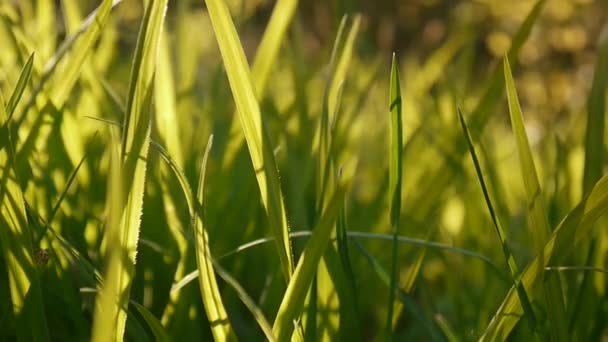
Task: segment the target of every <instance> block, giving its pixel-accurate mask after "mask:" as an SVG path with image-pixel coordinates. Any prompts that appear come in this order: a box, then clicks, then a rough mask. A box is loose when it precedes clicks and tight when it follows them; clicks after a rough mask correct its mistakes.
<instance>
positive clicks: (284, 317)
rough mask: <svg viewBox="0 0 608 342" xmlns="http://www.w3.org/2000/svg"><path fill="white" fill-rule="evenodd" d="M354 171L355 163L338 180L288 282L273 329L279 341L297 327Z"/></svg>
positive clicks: (286, 337)
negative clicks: (297, 320) (295, 322)
mask: <svg viewBox="0 0 608 342" xmlns="http://www.w3.org/2000/svg"><path fill="white" fill-rule="evenodd" d="M353 173H354V167H353V168H352V169H347V170H346V174H345V175H343V178H341V179H340V180H339V183H338V186H337V187H336V190H335V191H334V193H333V195H332V196H331V200H330V201H329V203H328V205H327V207H326V210H325V211H324V214H323V217H322V218H321V220H320V222H319V225H318V226H317V227H316V228H315V229H314V231H313V234H312V236H311V237H310V240H309V241H308V243H307V244H306V247H305V248H304V252H303V253H302V255H301V256H300V260H299V261H298V266H297V267H296V270H295V272H294V274H293V277H292V278H291V280H290V281H289V284H288V285H287V290H286V291H285V295H284V296H283V300H282V301H281V305H280V307H279V311H278V313H277V317H276V319H275V322H274V325H273V327H272V331H273V332H274V334H275V336H276V337H277V340H279V341H285V340H287V339H289V338H290V337H291V334H292V332H293V330H294V321H295V320H296V319H297V318H298V317H299V315H300V314H301V310H302V305H303V304H304V300H305V297H306V293H307V292H308V289H309V287H310V284H311V282H312V279H313V277H314V275H315V273H316V270H317V266H318V262H319V259H320V258H321V256H322V255H323V253H324V252H325V248H326V247H327V244H328V243H329V239H330V235H331V232H332V228H333V227H334V226H335V221H336V218H337V217H338V214H339V212H340V209H341V208H342V205H343V203H344V194H345V193H346V190H347V188H348V186H349V185H350V182H351V180H352V175H353Z"/></svg>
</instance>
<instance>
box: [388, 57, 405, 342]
mask: <svg viewBox="0 0 608 342" xmlns="http://www.w3.org/2000/svg"><path fill="white" fill-rule="evenodd" d="M401 105H402V101H401V85H400V83H399V64H398V63H397V58H396V56H395V54H393V61H392V65H391V83H390V96H389V112H390V116H391V146H390V169H389V190H388V191H389V196H390V222H391V229H392V233H393V245H392V257H391V280H390V291H389V301H388V312H387V318H386V327H385V329H386V331H385V333H386V336H387V338H389V339H390V340H392V338H393V310H394V303H395V293H396V290H397V269H398V266H397V258H398V253H399V252H398V248H397V247H398V243H397V237H398V236H399V224H400V221H401V177H402V169H403V165H402V160H403V155H402V154H403V147H402V145H403V117H402V115H403V113H402V111H401Z"/></svg>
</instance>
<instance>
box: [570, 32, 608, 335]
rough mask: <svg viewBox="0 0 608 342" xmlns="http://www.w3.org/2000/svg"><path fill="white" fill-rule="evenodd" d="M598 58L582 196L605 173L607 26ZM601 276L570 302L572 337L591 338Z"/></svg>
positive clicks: (595, 245) (597, 244)
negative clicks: (596, 289)
mask: <svg viewBox="0 0 608 342" xmlns="http://www.w3.org/2000/svg"><path fill="white" fill-rule="evenodd" d="M598 45H599V46H598V51H597V60H596V63H595V71H594V76H593V84H592V86H591V94H590V95H589V98H588V99H587V129H586V132H585V165H584V171H583V172H584V173H583V189H582V190H583V191H582V193H583V196H586V195H588V194H589V192H590V191H591V189H592V188H593V184H595V182H597V181H598V179H599V178H600V177H601V176H602V173H603V167H604V153H605V152H604V151H605V144H604V143H605V132H604V130H605V126H604V125H605V121H606V119H605V115H606V114H607V113H608V112H606V95H608V93H607V88H608V26H607V27H605V29H604V32H603V35H602V36H600V41H599V44H598ZM607 238H608V235H606V234H605V233H603V234H602V233H599V234H597V235H596V239H595V240H593V241H592V242H591V243H589V251H588V253H587V258H586V263H585V264H587V265H590V264H592V265H593V266H595V267H605V258H603V253H604V252H603V251H602V249H603V248H602V247H601V246H602V245H603V244H604V243H605V241H606V240H607ZM599 277H601V276H600V275H596V274H592V273H588V272H585V273H584V274H583V279H582V280H581V282H580V284H581V285H580V288H579V289H578V290H577V293H576V296H575V299H574V300H573V301H572V304H571V305H569V307H568V311H569V320H568V321H569V323H570V328H571V330H573V334H572V336H573V338H574V339H579V340H588V339H590V338H591V336H589V335H588V334H589V332H590V331H592V328H591V327H592V326H593V325H596V324H598V323H597V321H598V320H597V319H595V317H597V316H598V314H599V310H600V307H601V303H599V302H598V300H597V297H598V296H599V295H601V293H598V292H596V291H595V288H596V287H597V284H600V282H601V281H602V280H601V279H598V278H599Z"/></svg>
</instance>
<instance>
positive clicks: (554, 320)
mask: <svg viewBox="0 0 608 342" xmlns="http://www.w3.org/2000/svg"><path fill="white" fill-rule="evenodd" d="M504 73H505V82H506V89H507V102H508V103H509V113H510V114H511V126H512V128H513V134H514V135H515V139H516V143H517V151H518V155H519V161H520V170H521V173H522V178H523V180H524V188H525V192H526V199H527V208H528V230H529V231H530V235H531V237H532V242H533V248H534V249H533V251H534V253H533V254H534V255H538V256H539V257H540V258H541V262H540V263H539V267H540V269H539V272H540V273H541V278H543V279H544V275H543V274H542V273H543V271H544V269H543V268H542V267H544V262H543V260H542V258H543V253H542V250H543V248H544V246H545V243H546V242H547V240H548V239H549V235H550V234H551V228H550V226H549V220H548V219H547V210H546V206H545V203H544V200H543V194H542V190H541V188H540V183H539V181H538V175H537V173H536V167H535V166H534V160H533V158H532V151H531V150H530V144H529V142H528V136H527V133H526V129H525V126H524V120H523V114H522V112H521V107H520V105H519V100H518V98H517V92H516V90H515V83H514V82H513V75H512V73H511V67H510V66H509V59H508V57H505V59H504ZM543 286H544V291H543V292H544V298H543V300H544V305H545V306H546V309H547V314H548V317H549V322H550V325H549V326H550V327H551V329H550V332H551V336H553V337H555V338H556V339H563V338H566V336H568V335H567V331H566V327H567V323H566V309H565V305H564V299H563V294H562V290H561V284H560V282H559V277H558V274H555V273H550V274H547V276H546V279H544V281H543Z"/></svg>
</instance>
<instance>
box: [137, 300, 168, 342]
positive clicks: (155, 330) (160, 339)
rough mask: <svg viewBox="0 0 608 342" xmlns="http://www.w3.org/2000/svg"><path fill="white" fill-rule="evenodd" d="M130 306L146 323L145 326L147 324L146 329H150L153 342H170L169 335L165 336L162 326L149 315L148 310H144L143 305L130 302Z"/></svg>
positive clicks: (151, 314)
mask: <svg viewBox="0 0 608 342" xmlns="http://www.w3.org/2000/svg"><path fill="white" fill-rule="evenodd" d="M131 305H133V306H134V307H135V309H136V310H137V312H138V313H139V314H140V315H141V317H143V319H144V320H145V321H146V324H148V327H149V328H150V330H151V331H152V334H153V335H154V340H155V341H157V342H169V341H172V339H171V337H169V334H167V331H166V330H165V328H164V327H163V326H162V324H161V323H160V321H159V320H158V318H156V316H154V314H153V313H151V312H150V310H148V309H146V308H145V307H144V306H143V305H141V304H139V303H136V302H134V301H131Z"/></svg>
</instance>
